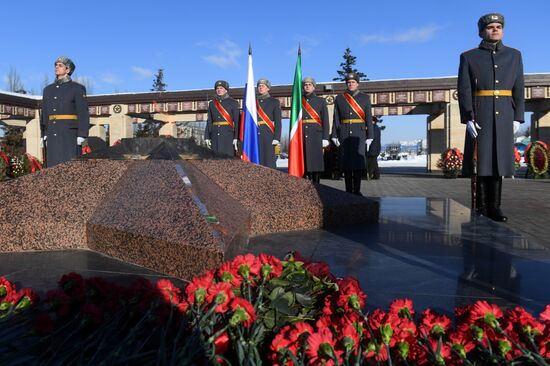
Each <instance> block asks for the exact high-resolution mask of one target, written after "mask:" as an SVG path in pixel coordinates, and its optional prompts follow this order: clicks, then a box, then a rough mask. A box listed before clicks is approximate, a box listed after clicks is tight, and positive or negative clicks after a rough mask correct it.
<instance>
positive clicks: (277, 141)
mask: <svg viewBox="0 0 550 366" xmlns="http://www.w3.org/2000/svg"><path fill="white" fill-rule="evenodd" d="M271 145H274V146H275V145H279V140H273V142H272V143H271Z"/></svg>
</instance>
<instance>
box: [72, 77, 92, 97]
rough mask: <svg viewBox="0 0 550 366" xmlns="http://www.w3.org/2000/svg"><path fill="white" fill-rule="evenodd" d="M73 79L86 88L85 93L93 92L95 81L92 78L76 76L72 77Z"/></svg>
mask: <svg viewBox="0 0 550 366" xmlns="http://www.w3.org/2000/svg"><path fill="white" fill-rule="evenodd" d="M74 81H76V82H77V83H79V84H82V85H84V87H85V88H86V93H87V94H93V93H94V85H95V83H94V81H93V80H92V78H89V77H87V76H77V77H76V78H74Z"/></svg>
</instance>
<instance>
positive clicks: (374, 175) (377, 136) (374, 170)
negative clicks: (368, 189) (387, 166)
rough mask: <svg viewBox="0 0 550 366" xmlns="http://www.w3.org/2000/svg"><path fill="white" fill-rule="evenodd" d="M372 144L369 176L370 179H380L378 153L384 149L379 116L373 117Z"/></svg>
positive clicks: (368, 152)
mask: <svg viewBox="0 0 550 366" xmlns="http://www.w3.org/2000/svg"><path fill="white" fill-rule="evenodd" d="M372 134H373V140H372V144H370V146H369V150H368V151H367V176H368V177H369V179H380V168H379V167H378V155H380V151H381V150H382V144H381V138H382V133H381V131H380V126H378V117H376V116H373V117H372Z"/></svg>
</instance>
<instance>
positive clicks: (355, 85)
mask: <svg viewBox="0 0 550 366" xmlns="http://www.w3.org/2000/svg"><path fill="white" fill-rule="evenodd" d="M346 85H347V86H348V90H349V91H356V90H357V88H359V83H358V82H357V81H355V80H353V79H352V80H348V81H346Z"/></svg>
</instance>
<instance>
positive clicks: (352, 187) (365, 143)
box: [332, 73, 373, 196]
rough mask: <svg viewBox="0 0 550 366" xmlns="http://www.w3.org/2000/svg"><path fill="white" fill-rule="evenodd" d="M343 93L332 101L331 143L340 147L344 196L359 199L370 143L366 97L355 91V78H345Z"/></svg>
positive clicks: (369, 117) (357, 83)
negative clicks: (346, 193) (346, 194)
mask: <svg viewBox="0 0 550 366" xmlns="http://www.w3.org/2000/svg"><path fill="white" fill-rule="evenodd" d="M346 86H347V90H346V91H345V92H344V93H343V94H340V95H338V96H336V99H335V101H334V121H333V126H332V141H333V142H334V144H335V145H336V146H340V167H341V168H342V170H343V171H344V179H345V182H346V192H351V193H353V194H356V195H359V196H361V195H362V194H361V174H362V172H363V170H364V169H365V167H366V158H365V151H368V149H369V147H370V144H371V143H372V139H373V131H372V112H371V103H370V97H369V96H368V95H367V94H365V93H362V92H360V91H359V76H358V75H357V74H355V73H349V74H347V75H346Z"/></svg>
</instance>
